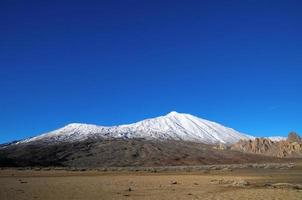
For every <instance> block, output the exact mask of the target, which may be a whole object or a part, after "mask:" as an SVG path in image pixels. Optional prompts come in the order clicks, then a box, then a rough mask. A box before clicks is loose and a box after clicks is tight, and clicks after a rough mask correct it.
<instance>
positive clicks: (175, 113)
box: [166, 111, 184, 116]
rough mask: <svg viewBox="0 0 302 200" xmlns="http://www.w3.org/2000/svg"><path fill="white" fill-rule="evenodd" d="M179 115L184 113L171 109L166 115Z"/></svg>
mask: <svg viewBox="0 0 302 200" xmlns="http://www.w3.org/2000/svg"><path fill="white" fill-rule="evenodd" d="M180 115H184V113H178V112H176V111H171V112H169V113H168V114H167V115H166V116H180Z"/></svg>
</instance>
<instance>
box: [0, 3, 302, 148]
mask: <svg viewBox="0 0 302 200" xmlns="http://www.w3.org/2000/svg"><path fill="white" fill-rule="evenodd" d="M301 10H302V3H301V1H291V0H289V1H265V0H261V1H260V0H259V1H256V0H255V1H215V0H214V1H190V0H186V1H177V0H174V1H164V0H161V1H157V0H152V1H138V0H129V1H114V0H112V1H109V0H108V1H106V0H104V1H89V0H88V1H64V0H60V1H47V2H45V1H30V0H29V1H18V0H15V1H11V0H1V2H0V18H1V19H2V20H1V22H0V44H1V45H0V94H1V98H0V143H2V142H8V141H11V140H15V139H21V138H26V137H29V136H33V135H37V134H39V133H42V132H45V131H50V130H53V129H56V128H59V127H62V126H64V125H66V124H68V123H71V122H85V123H93V124H99V125H116V124H124V123H130V122H135V121H138V120H141V119H144V118H149V117H155V116H159V115H164V114H166V113H168V112H170V111H172V110H176V111H178V112H185V113H191V114H193V115H196V116H199V117H202V118H205V119H209V120H212V121H216V122H219V123H222V124H224V125H227V126H229V127H232V128H235V129H237V130H239V131H242V132H246V133H249V134H252V135H255V136H269V135H283V136H285V135H287V133H288V132H289V131H291V130H296V131H297V132H300V133H302V123H301V122H302V119H301V114H302V105H301V102H302V92H301V91H302V90H301V88H302V56H301V55H302V38H301V35H302V26H301V21H302V12H301Z"/></svg>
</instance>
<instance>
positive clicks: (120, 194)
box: [0, 164, 302, 200]
mask: <svg viewBox="0 0 302 200" xmlns="http://www.w3.org/2000/svg"><path fill="white" fill-rule="evenodd" d="M217 180H218V181H219V180H223V181H224V182H228V181H234V180H235V181H238V180H239V181H241V180H244V181H247V182H248V183H249V185H246V186H233V185H228V184H219V183H217ZM274 183H290V184H302V165H301V164H299V165H298V166H295V167H294V168H292V169H235V170H233V171H223V170H213V171H200V172H187V173H186V172H171V173H169V172H164V173H147V172H115V173H112V172H97V171H86V172H67V171H30V170H28V171H18V170H1V171H0V199H1V200H15V199H16V200H23V199H24V200H25V199H26V200H31V199H41V200H48V199H58V200H65V199H83V200H84V199H85V200H90V199H93V200H94V199H97V200H100V199H150V200H152V199H154V200H159V199H182V200H183V199H234V200H236V199H238V200H239V199H266V200H268V199H280V200H281V199H282V200H283V199H297V200H301V199H302V189H297V188H291V187H286V188H273V187H268V186H267V184H274Z"/></svg>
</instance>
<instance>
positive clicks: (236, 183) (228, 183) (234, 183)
mask: <svg viewBox="0 0 302 200" xmlns="http://www.w3.org/2000/svg"><path fill="white" fill-rule="evenodd" d="M210 183H212V184H219V185H225V186H233V187H245V186H248V185H250V183H249V182H247V181H245V180H242V179H238V180H224V179H218V180H217V179H213V180H211V181H210Z"/></svg>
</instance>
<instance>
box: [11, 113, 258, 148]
mask: <svg viewBox="0 0 302 200" xmlns="http://www.w3.org/2000/svg"><path fill="white" fill-rule="evenodd" d="M112 138H121V139H139V138H142V139H147V140H161V141H163V140H179V141H191V142H199V143H205V144H217V143H224V144H233V143H235V142H237V141H239V140H245V139H253V138H254V137H252V136H249V135H246V134H243V133H240V132H238V131H236V130H234V129H231V128H227V127H224V126H222V125H220V124H218V123H215V122H211V121H208V120H205V119H201V118H198V117H195V116H193V115H190V114H183V113H177V112H175V111H173V112H170V113H169V114H167V115H165V116H160V117H156V118H152V119H146V120H143V121H140V122H137V123H133V124H128V125H120V126H112V127H105V126H96V125H90V124H78V123H73V124H69V125H67V126H65V127H63V128H60V129H58V130H55V131H52V132H49V133H45V134H42V135H40V136H37V137H33V138H29V139H26V140H22V141H20V142H18V143H17V144H25V143H37V142H38V143H44V144H53V143H62V142H75V141H84V140H87V139H90V140H99V139H112Z"/></svg>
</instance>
